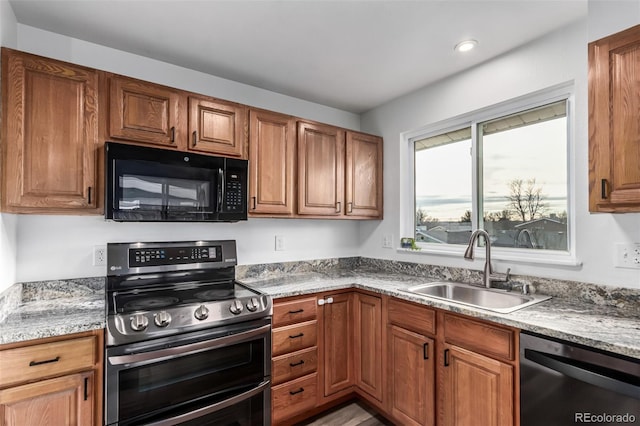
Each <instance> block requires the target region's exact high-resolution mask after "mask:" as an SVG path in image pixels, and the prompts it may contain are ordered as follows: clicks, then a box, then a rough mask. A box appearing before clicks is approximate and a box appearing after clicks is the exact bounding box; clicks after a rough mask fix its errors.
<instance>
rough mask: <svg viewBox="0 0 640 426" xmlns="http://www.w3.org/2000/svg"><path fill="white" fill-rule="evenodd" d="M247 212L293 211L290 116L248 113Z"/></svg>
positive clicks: (292, 132) (291, 126) (292, 146)
mask: <svg viewBox="0 0 640 426" xmlns="http://www.w3.org/2000/svg"><path fill="white" fill-rule="evenodd" d="M249 126H250V128H249V176H250V179H251V183H250V185H249V213H250V214H251V213H267V214H284V215H291V214H293V183H294V182H293V164H294V159H295V144H296V139H295V137H296V135H295V132H296V130H295V129H296V127H295V120H294V118H293V117H289V116H286V115H282V114H276V113H272V112H267V111H254V110H252V111H250V112H249Z"/></svg>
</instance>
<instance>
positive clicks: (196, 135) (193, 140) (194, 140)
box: [191, 130, 198, 146]
mask: <svg viewBox="0 0 640 426" xmlns="http://www.w3.org/2000/svg"><path fill="white" fill-rule="evenodd" d="M197 137H198V132H197V131H196V130H194V131H193V138H192V142H191V143H192V144H193V146H196V144H197V143H198V142H197V141H196V139H197Z"/></svg>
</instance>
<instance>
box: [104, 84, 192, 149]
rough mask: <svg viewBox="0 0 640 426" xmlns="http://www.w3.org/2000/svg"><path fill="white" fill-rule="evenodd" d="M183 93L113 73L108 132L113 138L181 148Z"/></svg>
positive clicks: (183, 141)
mask: <svg viewBox="0 0 640 426" xmlns="http://www.w3.org/2000/svg"><path fill="white" fill-rule="evenodd" d="M186 117H187V114H186V96H185V95H184V94H182V93H180V92H179V91H177V90H174V89H171V88H169V87H165V86H159V85H156V84H153V83H147V82H144V81H139V80H134V79H129V78H125V77H121V76H112V77H111V79H110V106H109V134H110V136H111V137H112V138H114V139H125V140H131V141H136V142H145V143H149V144H153V145H162V146H170V147H175V148H180V149H183V148H184V146H185V144H186V135H185V129H186V127H187V121H186Z"/></svg>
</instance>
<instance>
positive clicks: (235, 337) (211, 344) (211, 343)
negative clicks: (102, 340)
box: [108, 325, 271, 365]
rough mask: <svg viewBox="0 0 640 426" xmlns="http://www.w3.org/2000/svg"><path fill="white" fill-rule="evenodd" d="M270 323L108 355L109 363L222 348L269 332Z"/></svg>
mask: <svg viewBox="0 0 640 426" xmlns="http://www.w3.org/2000/svg"><path fill="white" fill-rule="evenodd" d="M270 330H271V325H263V326H262V327H259V328H256V329H253V330H249V331H244V332H242V333H237V334H232V335H230V336H224V337H219V338H217V339H213V340H206V341H204V342H197V343H190V344H188V345H181V346H176V347H173V348H166V349H160V350H157V351H151V352H144V353H139V354H131V355H119V356H110V357H108V361H109V364H111V365H122V364H134V363H138V362H144V361H153V360H160V359H162V358H166V357H175V356H184V355H191V354H193V353H196V352H201V351H203V350H208V349H216V348H223V347H225V346H230V345H233V344H236V343H239V342H242V341H244V340H248V339H251V338H252V337H256V336H260V335H262V334H266V333H269V331H270Z"/></svg>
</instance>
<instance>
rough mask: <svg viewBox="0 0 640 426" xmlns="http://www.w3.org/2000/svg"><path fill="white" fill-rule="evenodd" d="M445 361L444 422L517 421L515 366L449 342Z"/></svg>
mask: <svg viewBox="0 0 640 426" xmlns="http://www.w3.org/2000/svg"><path fill="white" fill-rule="evenodd" d="M443 361H444V362H443V367H442V370H441V371H442V374H443V388H442V389H441V397H442V410H441V414H442V416H443V418H442V422H441V424H443V425H450V426H466V425H469V426H477V425H482V426H512V425H513V424H514V405H513V398H514V377H513V374H514V373H513V367H512V366H511V365H509V364H506V363H503V362H500V361H497V360H494V359H492V358H488V357H486V356H483V355H480V354H477V353H475V352H471V351H468V350H466V349H462V348H459V347H456V346H453V345H448V344H445V345H444V359H443Z"/></svg>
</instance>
